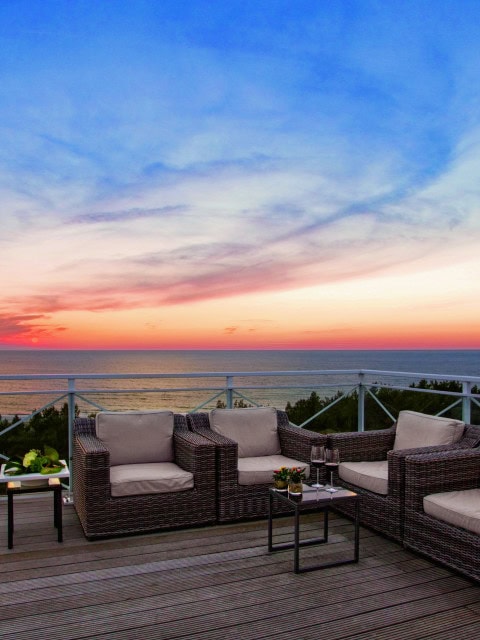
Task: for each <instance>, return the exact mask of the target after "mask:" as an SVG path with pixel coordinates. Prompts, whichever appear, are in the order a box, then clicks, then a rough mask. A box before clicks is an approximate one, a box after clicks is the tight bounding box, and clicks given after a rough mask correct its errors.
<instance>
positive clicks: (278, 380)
mask: <svg viewBox="0 0 480 640" xmlns="http://www.w3.org/2000/svg"><path fill="white" fill-rule="evenodd" d="M126 380H129V381H130V382H131V383H134V384H133V386H132V384H131V385H130V386H128V387H124V386H123V381H126ZM146 380H149V381H150V382H151V384H150V385H149V386H143V384H144V381H146ZM179 380H181V381H184V380H189V381H190V384H189V385H185V384H184V385H182V386H178V381H179ZM284 380H288V384H284V383H283V381H284ZM419 380H426V381H427V382H428V381H430V382H432V381H436V382H448V381H455V382H459V383H461V385H462V391H461V392H453V391H439V390H433V389H423V388H418V387H411V386H410V385H411V383H412V382H415V381H419ZM53 381H55V382H58V383H59V387H60V388H53V389H52V388H48V387H47V383H48V384H49V385H50V384H51V383H52V382H53ZM99 381H109V384H108V385H107V386H104V387H98V386H97V384H98V382H99ZM158 381H162V383H163V384H161V385H160V386H159V384H158ZM199 381H202V384H199ZM25 382H30V383H33V385H34V386H33V388H30V387H29V388H25V385H24V383H25ZM140 382H141V383H142V386H138V385H139V383H140ZM2 383H3V385H4V386H3V387H2ZM13 383H14V384H17V385H18V386H19V387H20V386H22V387H23V388H21V389H12V384H13ZM120 383H122V384H120ZM5 385H7V386H8V388H5ZM479 385H480V376H479V377H475V376H458V375H438V374H429V373H417V372H401V371H380V370H373V369H342V370H302V371H236V372H203V373H158V374H152V373H138V374H30V375H19V374H17V375H0V412H1V413H3V414H5V410H4V409H2V404H3V402H4V400H5V398H7V397H8V398H10V406H12V404H11V403H12V402H13V403H14V404H13V406H15V403H19V402H21V401H22V400H23V399H24V398H25V397H29V398H39V397H42V396H43V397H47V398H48V400H47V401H46V402H44V403H43V404H42V406H40V408H35V409H34V410H27V411H25V412H24V413H23V415H21V417H20V418H19V419H18V420H17V421H15V422H14V423H13V424H11V425H9V426H8V427H6V428H4V429H3V430H0V436H2V435H4V434H5V433H7V432H8V431H10V430H12V429H15V428H17V427H19V426H21V425H22V424H24V423H26V422H28V421H29V420H30V419H31V418H32V417H33V416H35V415H37V414H39V413H41V412H42V411H44V410H45V409H46V408H48V407H51V406H55V405H58V404H59V403H60V402H67V403H68V449H69V462H70V463H71V458H72V437H73V435H72V434H73V422H74V419H75V408H76V406H80V408H81V409H83V410H86V409H90V411H92V410H93V411H98V410H103V409H106V408H108V409H121V408H125V401H123V405H122V404H121V403H119V401H118V398H119V397H121V396H124V397H125V396H126V397H127V398H128V400H127V403H129V404H127V406H128V408H130V409H135V408H142V407H145V405H147V406H149V407H150V408H152V405H151V401H150V400H149V401H147V400H146V398H147V396H148V395H149V394H155V397H158V396H160V397H161V398H162V400H163V401H162V405H161V406H168V407H169V408H170V409H174V410H176V411H186V412H195V411H198V410H201V409H206V408H210V407H211V406H212V403H215V402H216V401H217V400H218V399H220V398H221V397H222V396H224V397H225V404H226V406H227V407H230V408H231V407H233V406H234V401H235V399H236V398H238V399H242V400H244V401H246V402H248V403H249V404H252V405H261V404H270V405H273V406H277V407H278V408H282V409H284V408H285V404H286V402H287V400H292V401H295V400H298V399H299V397H304V396H305V395H308V394H309V393H311V392H312V391H315V392H317V393H318V395H319V396H323V397H328V396H329V394H334V393H335V392H338V391H339V390H341V391H342V393H343V396H342V398H343V397H345V396H347V395H349V394H351V393H353V392H357V394H358V413H357V428H358V430H359V431H363V430H364V427H365V399H366V397H367V396H370V397H372V398H373V399H374V400H375V401H376V402H377V403H378V404H379V405H380V406H381V408H382V410H383V411H385V413H386V414H387V415H388V416H389V417H390V418H391V420H392V423H393V422H394V421H395V417H394V416H392V415H391V413H390V411H389V410H388V409H387V408H386V407H385V406H383V405H382V404H381V402H380V401H379V400H378V398H377V397H376V395H375V394H373V393H372V389H378V388H382V387H388V388H389V389H396V390H404V391H413V392H420V393H431V394H437V395H446V396H451V397H452V400H453V402H452V404H450V405H449V406H448V407H446V408H445V409H444V410H443V411H442V413H445V412H447V411H448V410H450V409H451V408H452V407H454V406H457V405H461V412H462V419H463V420H464V421H465V422H466V423H469V422H470V421H471V407H472V403H474V404H476V405H477V406H479V407H480V395H479V394H476V393H473V392H472V388H473V387H474V386H476V387H478V386H479ZM176 394H179V395H182V398H183V400H182V402H179V403H176V404H175V402H173V401H172V399H173V397H174V396H175V395H176ZM113 398H115V400H114V403H113V406H107V404H108V403H107V404H106V403H105V401H106V400H107V401H108V402H110V403H111V402H112V399H113ZM133 398H136V399H135V400H133ZM195 398H197V399H198V398H200V400H199V401H197V402H196V403H194V406H191V405H190V406H183V405H185V403H186V402H187V401H188V400H186V399H190V401H191V400H193V399H195ZM342 398H335V399H334V400H333V401H332V402H331V403H330V404H329V405H328V406H326V407H324V408H323V409H322V410H321V411H319V412H318V413H316V414H315V415H312V416H311V417H309V418H308V419H307V420H306V421H305V422H303V423H302V424H301V425H297V426H299V427H300V428H303V427H307V426H308V424H309V423H310V422H311V421H312V420H314V419H315V418H317V417H318V416H319V415H321V414H322V413H324V412H325V411H328V410H329V409H331V408H332V407H333V406H334V405H335V404H337V402H339V401H340V400H341V399H342ZM165 399H166V401H165ZM155 402H156V405H155V406H156V407H158V401H156V400H155ZM22 406H24V405H22ZM213 406H215V405H214V404H213ZM10 413H12V414H15V415H17V414H18V415H19V414H20V413H22V412H21V411H10ZM0 458H3V459H5V456H4V455H2V454H0Z"/></svg>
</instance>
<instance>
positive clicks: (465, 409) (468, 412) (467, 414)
mask: <svg viewBox="0 0 480 640" xmlns="http://www.w3.org/2000/svg"><path fill="white" fill-rule="evenodd" d="M462 393H463V398H462V420H463V421H464V422H465V424H470V420H471V417H472V402H471V398H470V396H471V393H472V383H471V382H462Z"/></svg>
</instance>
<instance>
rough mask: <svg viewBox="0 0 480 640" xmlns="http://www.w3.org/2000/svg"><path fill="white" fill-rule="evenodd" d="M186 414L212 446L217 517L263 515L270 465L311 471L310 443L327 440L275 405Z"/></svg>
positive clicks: (232, 517) (252, 516)
mask: <svg viewBox="0 0 480 640" xmlns="http://www.w3.org/2000/svg"><path fill="white" fill-rule="evenodd" d="M187 420H188V424H189V427H190V429H191V430H192V431H193V432H194V433H197V434H200V435H202V436H205V437H206V438H208V439H209V440H210V441H211V442H213V443H214V444H215V446H216V464H217V489H216V495H217V521H218V522H229V521H233V520H240V519H244V518H260V517H264V516H266V515H267V512H268V495H269V494H268V489H269V487H271V486H272V474H273V470H274V469H275V468H278V467H280V466H290V467H292V466H302V467H305V468H306V471H307V473H308V474H309V472H310V454H311V447H312V445H313V444H320V445H321V444H323V445H325V444H326V443H327V436H325V435H321V434H318V433H313V432H311V431H307V430H304V429H300V428H298V427H293V426H291V425H290V423H289V421H288V416H287V414H286V413H285V412H284V411H279V410H277V409H275V408H273V407H259V408H248V409H214V410H213V411H212V412H210V414H208V413H192V414H188V415H187ZM279 510H282V508H281V507H279ZM284 510H285V509H284Z"/></svg>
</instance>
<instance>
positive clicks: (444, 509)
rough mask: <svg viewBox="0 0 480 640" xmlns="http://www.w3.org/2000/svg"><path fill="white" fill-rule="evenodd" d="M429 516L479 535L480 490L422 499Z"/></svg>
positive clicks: (467, 490) (450, 492) (433, 494)
mask: <svg viewBox="0 0 480 640" xmlns="http://www.w3.org/2000/svg"><path fill="white" fill-rule="evenodd" d="M423 509H424V511H425V513H428V515H429V516H432V517H433V518H437V520H443V521H444V522H448V523H449V524H453V525H454V526H455V527H461V528H462V529H467V530H468V531H472V532H473V533H476V534H477V535H480V489H465V490H464V491H448V492H446V493H432V494H431V495H429V496H425V497H424V499H423Z"/></svg>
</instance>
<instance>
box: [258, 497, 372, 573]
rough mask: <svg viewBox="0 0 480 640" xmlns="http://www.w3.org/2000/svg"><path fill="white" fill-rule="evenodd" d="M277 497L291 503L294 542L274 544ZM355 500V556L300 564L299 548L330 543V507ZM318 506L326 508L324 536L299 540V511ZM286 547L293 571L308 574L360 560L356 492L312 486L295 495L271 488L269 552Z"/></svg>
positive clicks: (358, 503)
mask: <svg viewBox="0 0 480 640" xmlns="http://www.w3.org/2000/svg"><path fill="white" fill-rule="evenodd" d="M274 500H281V501H282V502H286V503H287V504H289V505H290V506H291V507H292V509H293V510H294V537H293V542H283V543H279V544H275V545H274V544H273V515H274ZM345 500H353V501H354V502H355V516H354V520H353V522H354V527H355V540H354V553H353V558H349V559H346V560H337V561H334V562H323V563H320V564H315V565H309V566H307V567H300V547H306V546H311V545H319V544H325V543H327V542H328V513H329V510H330V508H331V507H334V505H335V502H340V501H342V502H343V501H345ZM305 509H310V510H311V509H315V510H316V511H323V513H324V521H323V537H320V538H309V539H306V540H300V514H301V512H302V510H305ZM285 549H293V570H294V572H295V573H306V572H307V571H314V570H316V569H324V568H326V567H336V566H339V565H342V564H352V563H357V562H358V561H359V557H360V499H359V496H358V495H357V494H356V493H353V492H352V491H348V490H346V489H342V490H341V491H338V493H333V494H332V493H328V492H326V491H315V490H312V489H311V487H308V488H307V489H306V491H305V492H304V494H303V495H302V496H292V495H288V494H287V493H281V492H279V491H277V490H276V489H273V488H271V489H270V490H269V509H268V551H269V552H274V551H282V550H285Z"/></svg>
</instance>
